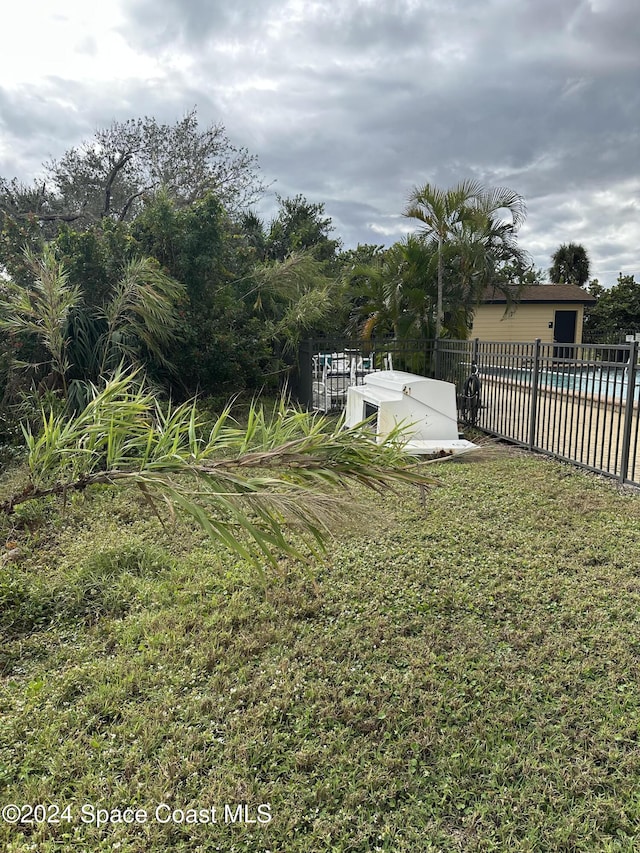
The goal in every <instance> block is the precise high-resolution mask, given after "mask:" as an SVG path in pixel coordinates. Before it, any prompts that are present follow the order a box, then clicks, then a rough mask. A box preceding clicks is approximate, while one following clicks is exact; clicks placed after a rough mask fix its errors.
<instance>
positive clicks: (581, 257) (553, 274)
mask: <svg viewBox="0 0 640 853" xmlns="http://www.w3.org/2000/svg"><path fill="white" fill-rule="evenodd" d="M551 261H552V266H551V269H550V270H549V277H550V278H551V281H552V283H553V284H577V285H578V287H584V286H585V284H586V283H587V282H588V281H589V272H590V270H589V256H588V255H587V251H586V249H585V248H584V246H581V245H580V244H579V243H566V244H565V243H563V244H562V245H561V246H560V247H559V248H558V249H556V251H555V252H554V253H553V255H552V256H551Z"/></svg>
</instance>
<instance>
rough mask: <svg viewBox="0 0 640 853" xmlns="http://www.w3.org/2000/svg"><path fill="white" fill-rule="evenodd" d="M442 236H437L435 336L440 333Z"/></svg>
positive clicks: (441, 318)
mask: <svg viewBox="0 0 640 853" xmlns="http://www.w3.org/2000/svg"><path fill="white" fill-rule="evenodd" d="M442 320H443V311H442V237H441V236H440V235H439V236H438V304H437V306H436V338H439V337H440V335H441V334H442Z"/></svg>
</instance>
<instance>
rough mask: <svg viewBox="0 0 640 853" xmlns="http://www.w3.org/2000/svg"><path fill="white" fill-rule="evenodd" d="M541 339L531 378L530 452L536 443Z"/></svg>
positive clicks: (535, 347) (538, 339) (536, 345)
mask: <svg viewBox="0 0 640 853" xmlns="http://www.w3.org/2000/svg"><path fill="white" fill-rule="evenodd" d="M540 350H541V342H540V338H536V340H535V343H534V350H533V374H532V376H531V409H530V411H529V444H528V445H527V448H528V450H533V446H534V444H535V442H536V426H537V421H538V383H539V378H540Z"/></svg>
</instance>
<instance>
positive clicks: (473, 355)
mask: <svg viewBox="0 0 640 853" xmlns="http://www.w3.org/2000/svg"><path fill="white" fill-rule="evenodd" d="M479 346H480V338H474V339H473V351H472V353H471V364H472V365H473V364H477V363H478V351H479Z"/></svg>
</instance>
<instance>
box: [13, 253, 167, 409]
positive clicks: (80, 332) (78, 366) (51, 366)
mask: <svg viewBox="0 0 640 853" xmlns="http://www.w3.org/2000/svg"><path fill="white" fill-rule="evenodd" d="M27 260H28V262H29V265H30V267H31V269H32V271H33V274H34V278H35V280H34V283H33V286H32V287H31V288H26V287H21V286H19V285H14V284H11V283H9V284H8V285H7V288H6V295H5V296H4V297H3V298H1V299H0V328H4V329H5V330H6V331H8V332H9V334H10V335H13V336H16V337H18V336H21V335H22V336H31V337H34V338H35V339H36V340H37V342H38V343H39V344H40V346H41V348H42V349H43V350H44V352H45V353H46V359H45V360H44V361H43V362H42V363H40V364H30V363H28V362H21V363H19V364H20V366H22V367H24V368H26V369H28V370H29V371H30V372H31V374H32V377H33V378H34V379H37V380H38V381H39V382H40V383H41V386H42V387H46V388H49V389H59V390H60V391H61V392H62V394H63V397H64V399H65V400H67V402H68V403H69V405H70V407H71V408H77V407H78V406H81V405H83V404H84V403H85V402H86V399H87V390H88V388H89V385H90V383H92V382H98V381H100V379H101V378H102V377H105V376H108V375H111V374H112V373H113V372H114V371H115V370H116V369H117V368H118V367H119V366H120V365H126V366H128V367H129V368H139V367H141V365H142V363H143V361H144V359H145V357H154V356H155V357H156V358H157V359H159V360H161V361H162V362H163V363H165V364H168V362H167V358H166V356H165V355H164V352H165V349H166V347H167V346H168V344H169V343H170V342H171V341H172V340H173V338H174V333H175V322H176V315H175V307H176V305H177V303H178V301H179V300H180V299H181V297H182V296H183V288H182V285H180V284H179V283H178V282H177V281H175V280H173V279H172V278H170V277H169V276H167V275H166V274H165V273H163V272H162V271H161V269H160V268H159V267H158V264H157V262H156V261H155V260H153V259H151V258H138V259H136V260H133V261H130V262H129V263H128V264H127V265H126V267H125V269H124V270H123V274H122V277H121V278H120V280H119V281H118V282H117V283H116V285H115V287H114V288H113V291H112V293H111V294H110V295H109V298H108V299H107V300H106V301H105V303H104V304H103V305H100V306H97V307H96V306H93V307H92V306H87V305H85V304H84V303H83V300H82V295H81V291H80V287H79V286H78V285H73V284H71V283H70V281H69V275H68V273H67V271H66V270H65V268H64V265H63V264H62V263H61V262H60V261H58V260H57V259H56V257H55V255H54V252H53V249H52V247H47V248H46V249H45V252H44V255H43V257H42V259H39V258H35V257H33V255H31V254H28V256H27ZM169 366H170V365H169Z"/></svg>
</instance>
